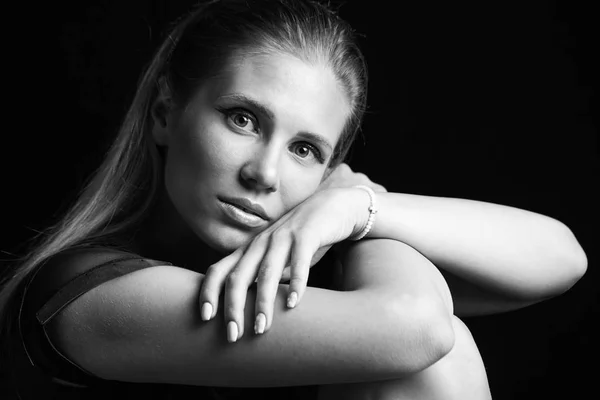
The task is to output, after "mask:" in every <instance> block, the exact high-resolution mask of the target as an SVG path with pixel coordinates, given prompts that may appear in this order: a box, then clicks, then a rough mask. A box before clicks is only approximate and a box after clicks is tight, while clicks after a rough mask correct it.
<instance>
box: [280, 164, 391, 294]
mask: <svg viewBox="0 0 600 400" xmlns="http://www.w3.org/2000/svg"><path fill="white" fill-rule="evenodd" d="M357 185H365V186H368V187H370V188H371V189H373V191H374V192H387V190H386V188H385V187H383V186H382V185H380V184H378V183H375V182H373V181H372V180H371V179H369V177H368V176H367V175H365V174H363V173H361V172H354V171H352V168H350V166H349V165H348V164H346V163H341V164H340V165H338V166H337V167H336V168H335V169H333V171H331V173H330V174H329V175H328V176H327V178H326V179H325V180H324V181H323V182H321V185H319V188H318V189H317V191H321V190H327V189H332V188H351V187H353V186H357ZM330 247H331V246H327V247H325V248H321V249H319V251H318V253H317V254H315V257H316V258H317V260H316V261H314V263H313V265H314V264H316V263H317V262H318V261H319V260H320V259H321V257H322V256H323V255H325V253H326V252H327V250H329V248H330ZM317 255H318V257H317ZM311 266H312V265H311ZM290 279H291V268H290V267H289V266H287V267H285V268H284V269H283V272H282V274H281V280H280V281H281V282H287V281H289V280H290Z"/></svg>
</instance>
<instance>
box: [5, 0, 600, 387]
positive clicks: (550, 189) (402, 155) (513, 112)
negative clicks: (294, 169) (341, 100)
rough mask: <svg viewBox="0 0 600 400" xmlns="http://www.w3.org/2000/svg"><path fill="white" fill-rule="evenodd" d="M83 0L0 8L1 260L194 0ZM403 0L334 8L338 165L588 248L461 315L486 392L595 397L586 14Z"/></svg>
mask: <svg viewBox="0 0 600 400" xmlns="http://www.w3.org/2000/svg"><path fill="white" fill-rule="evenodd" d="M57 3H58V2H57ZM81 3H82V4H75V3H74V4H69V3H62V4H51V5H46V6H44V7H43V8H40V7H35V8H34V7H33V6H32V5H29V4H23V5H22V8H23V9H22V10H18V11H15V12H12V13H8V12H7V14H6V17H5V18H6V19H7V20H11V21H7V22H8V23H12V24H14V27H13V28H12V29H9V31H10V32H9V34H8V35H5V38H6V43H5V45H6V48H7V49H8V50H5V55H4V57H3V58H4V61H3V64H4V65H5V66H8V67H9V69H11V70H12V71H11V72H12V73H7V74H6V75H5V76H4V79H6V81H5V82H4V84H5V87H11V86H12V87H15V86H16V90H15V91H5V92H4V93H5V95H6V96H7V97H8V98H6V99H5V101H6V100H7V101H8V102H7V103H6V102H5V104H10V105H11V107H10V108H9V110H11V111H9V112H8V113H6V112H5V113H3V114H4V115H5V116H4V124H3V127H4V129H3V131H4V132H3V135H2V186H1V187H2V196H1V198H2V204H3V206H2V212H3V215H4V218H3V228H2V234H3V238H2V242H1V245H0V250H1V251H2V252H3V258H4V259H7V260H10V259H11V258H13V257H14V256H15V254H18V253H19V251H21V249H22V248H23V243H24V242H25V241H26V240H27V239H29V238H31V237H32V236H33V235H34V234H35V231H36V230H38V229H40V228H43V227H44V226H45V225H46V224H47V223H49V222H51V221H52V218H53V217H54V216H56V215H58V213H60V212H61V211H63V210H64V209H65V207H67V205H68V204H69V200H67V199H68V198H69V196H72V195H74V194H75V193H76V191H77V189H78V187H79V185H80V184H81V183H82V182H83V180H84V179H85V178H86V177H87V176H88V174H89V173H90V172H91V171H92V169H93V168H94V167H95V166H96V165H97V163H98V162H99V161H100V159H101V156H102V154H103V152H104V151H105V150H106V148H107V145H108V143H109V142H110V138H111V136H112V135H113V134H114V133H115V132H116V130H117V128H118V125H119V122H120V120H121V118H122V117H123V115H124V112H125V110H126V108H127V106H128V104H129V102H130V101H131V99H132V96H133V93H134V90H135V84H136V81H137V79H138V76H139V72H140V70H141V68H142V66H143V65H145V63H147V62H148V61H149V59H150V56H151V52H152V50H153V49H154V46H155V45H156V44H157V43H158V41H159V40H160V39H161V38H162V35H161V34H162V32H163V29H164V28H165V24H166V23H167V22H169V21H171V20H173V19H174V18H175V17H176V16H178V15H179V14H180V13H181V12H183V11H184V10H187V9H188V7H189V6H190V5H191V4H193V2H192V1H189V0H186V1H167V0H163V1H146V2H144V1H141V0H135V1H133V0H131V1H127V2H118V1H114V2H99V1H94V2H91V1H90V2H81ZM411 3H412V2H392V1H390V2H387V1H349V2H347V4H345V5H344V6H343V7H342V8H341V11H340V12H341V15H342V16H343V17H345V18H346V19H348V20H349V21H350V22H351V23H352V24H353V25H354V27H355V28H356V29H357V30H358V31H359V32H361V33H362V34H364V37H362V38H361V43H362V47H363V49H364V52H365V54H366V57H367V60H368V63H369V68H370V86H369V104H370V108H369V113H368V115H367V116H366V119H365V122H364V140H363V139H361V140H360V141H359V142H358V143H357V145H356V146H355V149H354V154H353V159H352V163H351V165H352V166H353V167H354V169H356V170H360V171H363V172H365V173H367V174H368V175H369V176H370V177H371V178H372V179H373V180H375V181H377V182H380V183H382V184H384V185H385V186H386V187H387V188H388V189H389V190H390V191H396V192H407V193H417V194H425V195H433V196H447V197H462V198H471V199H477V200H483V201H490V202H494V203H501V204H507V205H511V206H515V207H519V208H524V209H528V210H532V211H536V212H539V213H542V214H546V215H549V216H552V217H554V218H557V219H559V220H561V221H563V222H564V223H566V224H567V225H568V226H569V227H570V228H571V230H572V231H573V232H574V233H575V235H576V236H577V238H578V239H579V241H580V243H581V245H582V246H583V248H584V250H585V251H586V253H587V256H588V260H589V267H588V272H587V274H586V275H585V276H584V278H583V279H582V280H581V281H580V282H578V283H577V284H576V285H575V286H574V287H573V288H572V289H571V290H570V291H568V292H567V293H565V294H564V295H561V296H559V297H556V298H554V299H551V300H548V301H546V302H543V303H540V304H537V305H534V306H531V307H528V308H525V309H523V310H519V311H514V312H510V313H507V314H502V315H494V316H488V317H480V318H470V319H467V320H466V322H467V324H468V325H469V327H470V328H471V330H472V332H473V334H474V335H475V338H476V340H477V342H478V344H479V346H480V350H481V352H482V355H483V358H484V361H485V363H486V366H487V369H488V376H489V381H490V385H491V388H492V393H493V395H494V398H495V399H531V398H535V399H537V398H540V399H542V398H570V399H573V398H583V397H584V394H587V393H588V390H589V391H591V392H589V393H592V394H593V393H597V392H598V390H597V389H596V382H597V379H598V378H597V375H598V372H600V371H599V368H598V367H597V365H598V354H599V352H598V350H599V346H598V341H599V339H600V334H599V333H600V332H599V329H598V328H597V326H596V322H597V319H598V314H599V311H600V308H599V306H598V293H599V289H598V283H599V280H598V272H597V271H596V270H597V266H598V262H597V257H598V252H597V247H598V246H597V243H598V242H597V240H598V239H597V235H596V234H595V231H596V229H595V228H596V223H597V213H596V207H597V205H598V204H599V203H598V196H597V189H598V183H597V182H596V180H597V178H598V173H597V172H598V169H597V168H598V163H597V161H598V144H597V127H598V125H597V120H595V119H594V118H593V117H594V114H593V110H594V107H596V108H597V104H596V103H595V95H596V93H595V91H597V86H596V84H597V82H596V81H595V80H594V79H595V75H597V71H596V70H597V69H598V65H597V64H595V63H594V62H593V61H594V53H597V52H598V47H599V46H598V43H597V42H596V41H595V40H594V34H597V32H595V31H594V27H593V24H595V23H596V21H593V20H592V17H593V13H592V11H591V9H587V8H584V7H582V5H581V4H577V3H576V2H566V1H561V2H551V1H545V2H514V3H511V2H501V3H495V2H494V3H493V4H492V3H491V2H490V4H488V2H478V3H475V2H473V3H469V4H467V3H461V4H455V3H454V2H443V3H442V2H440V4H435V3H429V2H419V5H414V4H411ZM483 3H485V4H483ZM28 8H31V9H28ZM598 70H600V69H598ZM13 79H14V80H13ZM5 107H6V106H5ZM5 110H7V109H6V108H5ZM596 112H597V111H596ZM11 121H12V122H11ZM592 396H593V395H592ZM585 397H587V395H586V396H585Z"/></svg>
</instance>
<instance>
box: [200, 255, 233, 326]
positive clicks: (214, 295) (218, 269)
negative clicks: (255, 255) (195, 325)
mask: <svg viewBox="0 0 600 400" xmlns="http://www.w3.org/2000/svg"><path fill="white" fill-rule="evenodd" d="M243 254H244V249H243V248H240V249H238V250H236V251H234V252H233V253H231V254H230V255H228V256H227V257H224V258H223V259H221V260H220V261H218V262H217V263H215V264H213V265H211V266H210V267H209V268H208V269H207V270H206V274H205V275H204V279H203V280H202V285H201V287H200V294H199V296H198V301H199V304H200V317H201V318H202V320H203V321H208V320H210V319H212V318H214V316H215V315H217V310H218V307H219V296H220V295H221V291H222V290H223V286H224V284H225V278H226V277H227V275H229V272H230V271H231V269H233V267H235V265H236V264H237V262H238V260H239V259H240V258H241V257H242V255H243Z"/></svg>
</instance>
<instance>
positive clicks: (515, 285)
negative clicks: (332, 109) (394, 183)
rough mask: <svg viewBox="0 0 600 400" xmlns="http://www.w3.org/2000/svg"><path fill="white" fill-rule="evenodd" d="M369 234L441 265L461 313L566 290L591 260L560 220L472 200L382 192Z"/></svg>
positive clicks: (513, 305)
mask: <svg viewBox="0 0 600 400" xmlns="http://www.w3.org/2000/svg"><path fill="white" fill-rule="evenodd" d="M378 202H379V213H378V214H377V221H376V223H375V225H374V227H373V230H372V232H371V233H370V234H369V235H368V236H369V237H385V238H392V239H396V240H399V241H402V242H404V243H407V244H408V245H410V246H412V247H414V248H415V249H417V250H418V251H419V252H421V253H423V254H424V255H425V256H426V257H427V258H429V259H430V260H431V261H432V262H433V263H434V264H436V265H437V266H438V267H439V268H441V269H442V270H443V271H444V275H445V276H446V278H447V280H448V284H449V285H450V289H451V290H452V294H453V296H454V298H455V307H456V312H457V315H473V314H482V313H490V312H500V311H507V310H510V309H514V308H520V307H523V306H525V305H528V304H532V303H535V302H538V301H541V300H544V299H546V298H549V297H552V296H556V295H558V294H560V293H562V292H564V291H566V290H568V289H569V288H570V287H571V286H572V285H573V284H575V282H577V280H579V279H580V278H581V276H582V275H583V274H584V273H585V270H586V267H587V259H586V256H585V253H584V252H583V250H582V248H581V247H580V245H579V243H578V242H577V240H576V239H575V237H574V236H573V234H572V232H571V231H570V230H569V229H568V228H567V227H566V226H565V225H564V224H562V223H561V222H559V221H557V220H555V219H552V218H549V217H546V216H543V215H540V214H536V213H533V212H529V211H525V210H521V209H517V208H513V207H508V206H501V205H497V204H491V203H485V202H480V201H474V200H465V199H455V198H442V197H428V196H418V195H409V194H401V193H378Z"/></svg>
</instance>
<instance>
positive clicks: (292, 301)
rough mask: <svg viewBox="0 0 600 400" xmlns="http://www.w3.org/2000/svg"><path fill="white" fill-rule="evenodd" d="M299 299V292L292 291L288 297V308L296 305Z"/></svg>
mask: <svg viewBox="0 0 600 400" xmlns="http://www.w3.org/2000/svg"><path fill="white" fill-rule="evenodd" d="M297 301H298V293H296V292H292V293H290V295H289V296H288V298H287V306H288V308H294V307H296V302H297Z"/></svg>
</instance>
